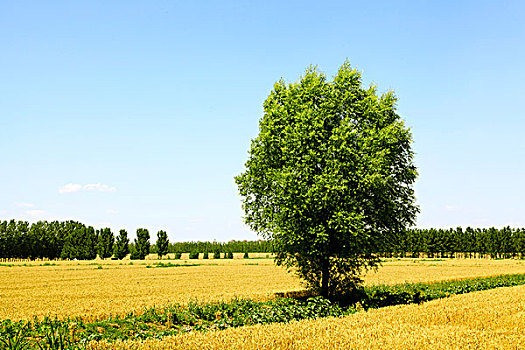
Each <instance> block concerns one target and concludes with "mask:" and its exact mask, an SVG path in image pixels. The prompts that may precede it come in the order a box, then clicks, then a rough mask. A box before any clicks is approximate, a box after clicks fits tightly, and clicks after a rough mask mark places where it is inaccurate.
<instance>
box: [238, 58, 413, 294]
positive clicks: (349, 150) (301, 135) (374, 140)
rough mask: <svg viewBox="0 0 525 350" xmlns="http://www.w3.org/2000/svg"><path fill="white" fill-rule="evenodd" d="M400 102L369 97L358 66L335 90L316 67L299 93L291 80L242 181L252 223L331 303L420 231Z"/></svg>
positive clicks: (281, 87)
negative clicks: (405, 235)
mask: <svg viewBox="0 0 525 350" xmlns="http://www.w3.org/2000/svg"><path fill="white" fill-rule="evenodd" d="M396 100H397V99H396V97H395V95H394V93H393V92H392V91H389V92H386V93H384V94H382V95H378V93H377V90H376V87H375V86H374V85H371V86H370V87H369V88H366V89H365V88H363V87H362V86H361V74H360V73H359V72H358V71H357V70H355V69H352V68H351V66H350V64H349V63H348V62H345V63H344V64H343V65H342V66H341V67H340V69H339V71H338V73H337V74H336V75H335V77H334V79H333V81H327V79H326V76H325V75H324V74H323V73H321V72H319V71H318V70H317V69H316V68H313V67H310V68H309V69H307V70H306V73H305V75H304V76H303V77H302V78H301V79H300V80H299V81H298V82H296V83H291V84H286V83H285V82H284V81H283V80H282V79H281V80H280V81H279V82H277V83H276V84H275V85H274V89H273V90H272V91H271V93H270V95H269V96H268V98H267V99H266V101H265V102H264V115H263V117H262V119H261V120H260V122H259V135H258V137H257V138H255V139H254V140H253V141H252V143H251V148H250V150H249V158H248V160H247V162H246V164H245V168H246V169H245V171H244V172H243V173H242V174H240V175H239V176H237V177H235V181H236V183H237V185H238V188H239V192H240V194H241V196H242V200H243V208H244V212H245V221H246V223H247V224H248V225H249V226H250V227H251V228H252V230H254V231H256V232H258V233H259V234H261V235H262V236H263V237H265V238H268V239H273V240H274V247H275V249H276V262H277V264H279V265H284V266H287V267H295V268H296V271H297V272H298V274H299V275H300V276H301V277H302V278H303V279H304V281H305V282H306V283H307V285H308V286H309V287H311V288H313V289H316V290H318V291H320V293H321V294H322V295H324V296H333V295H334V294H335V293H338V292H341V291H344V290H347V289H348V288H352V287H355V286H356V285H357V284H358V283H359V282H360V281H361V278H360V276H361V275H362V273H363V272H364V271H366V270H367V269H370V268H374V267H376V266H377V264H378V262H379V260H378V257H377V255H376V252H379V251H381V246H382V245H383V244H384V243H385V242H387V241H389V240H395V239H396V235H397V234H398V233H400V232H402V231H403V230H404V229H405V228H407V227H409V226H411V225H413V223H414V220H415V216H416V214H417V211H418V208H417V207H416V206H415V205H414V202H415V198H414V191H413V189H412V184H413V183H414V181H415V179H416V177H417V171H416V167H415V165H414V164H413V152H412V150H411V142H412V138H411V133H410V131H409V129H408V128H407V127H405V125H404V123H403V121H402V120H401V119H400V116H399V115H398V114H397V113H396Z"/></svg>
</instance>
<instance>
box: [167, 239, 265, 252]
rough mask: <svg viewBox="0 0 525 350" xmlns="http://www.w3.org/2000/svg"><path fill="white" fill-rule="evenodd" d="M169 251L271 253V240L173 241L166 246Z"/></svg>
mask: <svg viewBox="0 0 525 350" xmlns="http://www.w3.org/2000/svg"><path fill="white" fill-rule="evenodd" d="M168 251H169V252H170V253H190V252H200V253H215V252H219V253H229V252H232V253H271V252H273V246H272V242H271V241H264V240H258V241H235V240H232V241H229V242H215V241H214V242H199V241H197V242H174V243H170V244H169V246H168Z"/></svg>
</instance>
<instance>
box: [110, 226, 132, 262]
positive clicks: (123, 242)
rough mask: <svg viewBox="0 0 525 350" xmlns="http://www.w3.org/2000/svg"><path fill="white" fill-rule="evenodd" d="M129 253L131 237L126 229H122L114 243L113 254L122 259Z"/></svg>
mask: <svg viewBox="0 0 525 350" xmlns="http://www.w3.org/2000/svg"><path fill="white" fill-rule="evenodd" d="M128 253H129V239H128V233H127V232H126V230H120V231H119V235H118V236H117V239H116V240H115V244H114V245H113V255H114V256H115V258H117V259H119V260H122V259H124V258H125V257H126V255H128Z"/></svg>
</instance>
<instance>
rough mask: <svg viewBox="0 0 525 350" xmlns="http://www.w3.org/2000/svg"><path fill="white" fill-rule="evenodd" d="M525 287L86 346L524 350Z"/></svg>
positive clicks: (98, 348)
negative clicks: (286, 321) (323, 316)
mask: <svg viewBox="0 0 525 350" xmlns="http://www.w3.org/2000/svg"><path fill="white" fill-rule="evenodd" d="M524 330H525V286H519V287H512V288H499V289H494V290H489V291H483V292H477V293H471V294H464V295H459V296H454V297H451V298H447V299H440V300H435V301H431V302H428V303H425V304H422V305H404V306H394V307H388V308H383V309H376V310H371V311H369V312H359V313H357V314H354V315H351V316H347V317H342V318H328V319H319V320H309V321H299V322H291V323H289V324H271V325H257V326H250V327H242V328H232V329H228V330H225V331H216V332H209V333H198V332H195V333H188V334H183V335H179V336H175V337H166V338H163V339H162V340H153V339H152V340H146V341H142V342H138V341H135V342H133V341H128V342H123V341H119V342H116V343H106V342H92V343H90V344H89V346H88V349H91V350H102V349H105V350H107V349H122V350H125V349H141V350H148V349H216V350H220V349H356V350H358V349H371V350H372V349H421V350H426V349H428V350H441V349H443V350H444V349H525V331H524Z"/></svg>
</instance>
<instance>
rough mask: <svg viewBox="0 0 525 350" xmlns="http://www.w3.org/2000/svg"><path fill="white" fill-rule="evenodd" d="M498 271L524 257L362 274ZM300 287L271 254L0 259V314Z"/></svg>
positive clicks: (95, 310) (112, 307) (434, 277)
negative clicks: (267, 256) (139, 258)
mask: <svg viewBox="0 0 525 350" xmlns="http://www.w3.org/2000/svg"><path fill="white" fill-rule="evenodd" d="M241 256H242V255H241ZM238 257H239V256H238ZM159 263H162V264H169V263H171V264H172V265H176V264H179V265H186V266H172V267H162V268H160V267H157V266H159V265H158V264H159ZM131 264H132V265H131ZM504 273H525V262H524V261H519V260H483V259H479V260H478V259H472V260H470V259H457V260H453V259H449V260H425V259H392V260H388V261H386V262H384V264H383V266H382V267H381V268H379V270H378V271H377V272H371V273H369V274H368V275H367V276H366V279H365V280H366V283H367V284H378V283H387V284H393V283H403V282H420V281H421V282H423V281H438V280H446V279H457V278H468V277H478V276H489V275H497V274H504ZM301 288H302V286H301V283H300V281H299V279H298V278H296V277H295V276H294V275H293V274H291V273H288V272H286V270H285V269H283V268H281V267H277V266H275V265H274V263H273V260H271V259H233V260H227V259H220V260H213V259H210V260H202V259H200V260H162V261H158V260H154V259H151V260H145V261H133V262H131V261H129V260H127V261H126V260H124V261H112V260H108V261H102V260H96V261H84V262H77V261H57V262H46V263H43V262H17V263H9V264H1V265H0V319H8V318H9V319H12V320H19V319H26V320H27V319H30V318H32V317H33V316H38V317H43V316H52V317H54V316H55V315H56V316H58V317H59V318H65V317H78V316H80V317H82V318H83V319H84V320H95V319H102V318H105V317H107V316H109V315H125V314H126V313H128V312H130V311H134V312H141V311H142V310H143V309H144V307H151V306H160V305H166V304H170V303H186V302H189V301H191V300H199V301H217V300H230V299H232V298H234V297H240V298H252V299H259V300H261V299H267V298H272V297H273V293H275V292H285V291H292V290H300V289H301Z"/></svg>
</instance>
